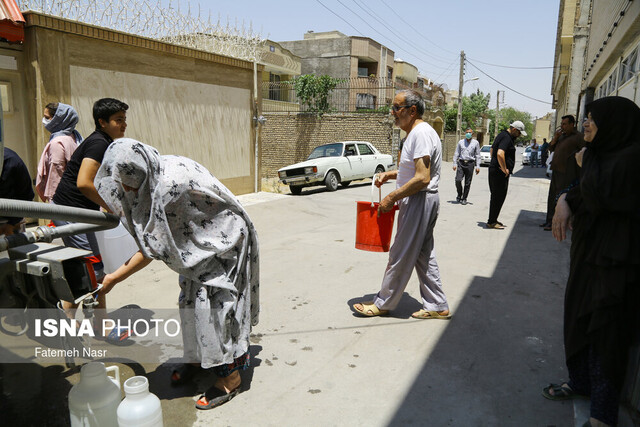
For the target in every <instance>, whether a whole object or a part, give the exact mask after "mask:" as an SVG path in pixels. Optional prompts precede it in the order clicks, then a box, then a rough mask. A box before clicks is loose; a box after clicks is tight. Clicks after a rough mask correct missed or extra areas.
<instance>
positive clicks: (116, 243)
mask: <svg viewBox="0 0 640 427" xmlns="http://www.w3.org/2000/svg"><path fill="white" fill-rule="evenodd" d="M96 240H97V241H98V247H99V248H100V255H101V256H102V263H103V264H104V272H105V274H109V273H113V272H114V271H116V270H117V269H118V268H119V267H120V266H121V265H122V264H124V263H125V262H126V261H128V260H129V258H131V257H132V256H133V254H135V253H136V252H138V244H137V243H136V241H135V239H134V238H133V236H132V235H131V234H129V232H128V231H127V229H126V228H124V225H122V223H120V224H118V226H117V227H116V228H112V229H109V230H103V231H96Z"/></svg>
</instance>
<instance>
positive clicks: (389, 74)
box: [387, 68, 393, 80]
mask: <svg viewBox="0 0 640 427" xmlns="http://www.w3.org/2000/svg"><path fill="white" fill-rule="evenodd" d="M387 78H388V79H389V80H391V79H392V78H393V68H389V69H387Z"/></svg>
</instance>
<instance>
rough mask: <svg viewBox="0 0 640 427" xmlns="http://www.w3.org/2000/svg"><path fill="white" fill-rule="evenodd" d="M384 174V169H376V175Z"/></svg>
mask: <svg viewBox="0 0 640 427" xmlns="http://www.w3.org/2000/svg"><path fill="white" fill-rule="evenodd" d="M369 170H371V169H369ZM382 172H384V168H383V167H382V166H378V167H377V168H376V172H375V173H376V174H379V173H382Z"/></svg>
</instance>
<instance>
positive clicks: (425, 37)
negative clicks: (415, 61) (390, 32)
mask: <svg viewBox="0 0 640 427" xmlns="http://www.w3.org/2000/svg"><path fill="white" fill-rule="evenodd" d="M380 2H381V3H382V4H384V5H385V6H387V7H388V8H389V9H390V10H391V11H392V12H393V13H394V14H395V15H396V16H397V17H398V18H399V19H400V20H401V21H402V22H404V23H405V24H407V25H408V26H409V27H410V28H411V29H412V30H413V31H415V32H416V34H418V35H419V36H420V37H422V38H423V39H425V40H426V41H428V42H429V43H431V44H432V45H434V46H435V47H437V48H438V49H441V50H444V51H445V52H447V53H452V54H454V55H456V56H457V55H458V53H457V52H452V51H450V50H448V49H445V48H443V47H441V46H440V45H438V44H437V43H435V42H433V41H431V39H429V37H427V36H425V35H424V34H422V33H421V32H420V31H419V30H417V29H416V28H415V27H414V26H413V25H411V24H409V23H408V22H407V21H405V19H404V18H403V17H402V16H400V15H399V14H398V13H397V12H396V11H395V10H394V9H393V7H391V6H389V5H388V4H386V3H385V2H384V1H383V0H380Z"/></svg>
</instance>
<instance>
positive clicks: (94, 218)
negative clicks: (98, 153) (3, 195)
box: [0, 199, 120, 251]
mask: <svg viewBox="0 0 640 427" xmlns="http://www.w3.org/2000/svg"><path fill="white" fill-rule="evenodd" d="M0 216H9V217H30V218H48V219H57V220H64V221H74V222H75V224H67V225H63V226H60V227H55V228H51V227H46V226H40V227H37V228H36V229H35V231H26V232H24V233H16V234H13V235H10V236H2V237H0V251H5V250H7V249H9V248H13V247H16V246H21V245H26V244H28V243H35V242H51V241H53V239H56V238H60V237H66V236H71V235H74V234H84V233H90V232H94V231H101V230H108V229H110V228H114V227H116V226H117V225H118V223H119V222H120V219H119V218H118V217H117V216H116V215H113V214H109V213H105V212H99V211H94V210H91V209H82V208H73V207H69V206H58V205H52V204H49V203H39V202H25V201H22V200H12V199H0Z"/></svg>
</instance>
